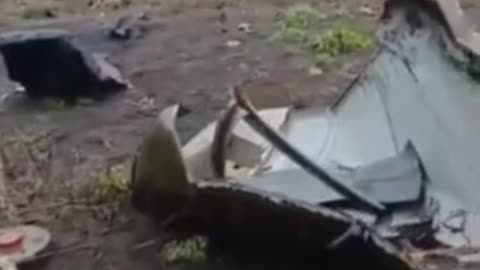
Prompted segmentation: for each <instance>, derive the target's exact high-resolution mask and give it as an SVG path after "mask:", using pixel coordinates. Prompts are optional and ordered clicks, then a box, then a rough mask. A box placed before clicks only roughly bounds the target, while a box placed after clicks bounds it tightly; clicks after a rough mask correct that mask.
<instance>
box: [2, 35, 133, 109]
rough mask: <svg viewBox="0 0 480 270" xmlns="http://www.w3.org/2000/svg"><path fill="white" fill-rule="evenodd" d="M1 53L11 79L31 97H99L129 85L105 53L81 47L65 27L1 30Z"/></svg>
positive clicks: (71, 98) (74, 100)
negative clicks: (106, 58) (97, 53)
mask: <svg viewBox="0 0 480 270" xmlns="http://www.w3.org/2000/svg"><path fill="white" fill-rule="evenodd" d="M0 53H1V54H2V55H3V57H4V60H5V64H6V68H7V71H8V75H9V77H10V79H11V80H12V81H16V82H18V83H20V84H22V86H24V87H25V90H26V93H27V94H28V96H29V97H31V98H33V99H39V98H44V97H58V98H61V99H64V100H65V101H66V102H67V103H69V104H74V103H75V102H76V100H77V99H78V98H94V99H102V98H104V97H106V96H107V95H109V94H111V93H114V92H118V91H121V90H125V89H127V88H128V87H129V84H128V82H126V81H125V80H124V79H123V78H122V77H121V75H120V72H119V71H118V70H117V69H116V68H115V67H113V66H112V65H110V64H109V63H107V61H106V60H105V58H104V57H101V56H100V55H96V54H92V53H90V52H89V51H87V50H86V49H84V48H83V47H82V46H81V45H80V44H79V43H78V42H76V40H75V39H74V38H73V37H72V36H71V34H70V33H69V32H67V31H64V30H59V29H38V30H30V31H14V32H7V33H2V34H0Z"/></svg>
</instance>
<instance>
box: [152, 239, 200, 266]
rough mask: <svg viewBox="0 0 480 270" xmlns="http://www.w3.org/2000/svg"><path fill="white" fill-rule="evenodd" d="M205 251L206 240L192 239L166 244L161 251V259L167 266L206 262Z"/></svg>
mask: <svg viewBox="0 0 480 270" xmlns="http://www.w3.org/2000/svg"><path fill="white" fill-rule="evenodd" d="M206 250H207V241H206V239H205V238H203V237H193V238H190V239H187V240H183V241H172V242H169V243H167V244H166V245H165V246H164V247H163V249H162V258H163V260H164V261H165V263H166V264H167V265H174V264H176V265H178V264H192V263H198V262H202V261H205V260H206V258H207V251H206Z"/></svg>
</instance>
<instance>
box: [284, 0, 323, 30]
mask: <svg viewBox="0 0 480 270" xmlns="http://www.w3.org/2000/svg"><path fill="white" fill-rule="evenodd" d="M321 18H322V14H321V13H320V12H319V11H318V10H316V9H315V7H313V6H311V5H310V4H307V3H300V4H296V5H293V6H292V7H290V8H288V9H287V10H286V11H285V13H284V15H283V20H282V24H283V26H284V27H287V28H296V29H308V28H310V27H312V26H313V25H315V24H316V23H317V22H318V21H320V19H321Z"/></svg>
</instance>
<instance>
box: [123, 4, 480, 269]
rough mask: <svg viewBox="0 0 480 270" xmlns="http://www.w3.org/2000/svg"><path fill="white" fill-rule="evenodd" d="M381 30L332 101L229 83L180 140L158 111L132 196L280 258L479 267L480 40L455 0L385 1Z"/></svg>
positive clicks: (146, 207) (186, 226)
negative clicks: (260, 92) (221, 107)
mask: <svg viewBox="0 0 480 270" xmlns="http://www.w3.org/2000/svg"><path fill="white" fill-rule="evenodd" d="M377 34H378V36H377V39H378V51H377V53H376V54H375V55H374V57H373V58H372V60H371V61H370V62H369V64H368V65H367V66H366V68H365V70H364V71H363V72H362V74H360V75H359V76H358V78H356V80H355V81H354V82H353V83H352V85H351V86H350V87H349V88H348V89H346V91H345V92H344V94H343V95H342V96H341V97H340V99H339V100H338V101H337V102H336V103H335V104H333V105H332V106H330V107H329V108H327V109H325V108H324V107H318V108H317V107H308V108H303V109H295V108H293V107H282V106H278V107H277V106H269V107H258V108H254V105H252V104H258V103H261V102H257V101H256V100H249V95H248V93H242V91H240V90H239V89H233V91H232V94H233V95H232V96H233V99H232V103H231V105H230V106H229V108H228V109H227V110H226V111H225V113H224V115H223V116H222V117H221V119H220V120H219V121H217V122H215V123H212V124H210V125H209V126H207V127H206V128H205V129H204V130H202V131H201V132H200V133H199V134H197V136H196V137H194V138H193V139H192V140H190V141H189V142H188V143H187V144H186V145H185V146H183V147H180V144H179V141H178V139H177V134H176V131H175V118H176V113H177V107H170V108H168V109H166V110H165V111H164V112H163V113H162V114H161V116H160V118H159V121H158V125H157V127H156V128H155V129H154V131H153V132H152V134H151V135H150V136H149V137H148V138H147V140H146V141H145V144H144V145H143V148H142V149H141V151H140V153H139V155H138V156H137V157H136V160H135V163H134V168H133V175H132V188H133V195H132V202H133V204H134V205H135V206H136V207H137V208H138V209H139V210H140V211H141V212H143V213H145V214H146V215H148V216H150V217H152V218H153V219H154V220H155V221H163V224H164V225H168V226H167V227H169V228H173V229H174V230H177V231H194V232H195V233H204V234H206V235H208V236H210V237H211V238H212V239H229V240H230V241H231V242H233V243H235V244H236V245H243V244H245V245H247V246H249V247H250V248H251V249H255V248H256V249H259V250H260V249H263V250H269V251H271V252H272V253H277V254H278V253H281V252H285V251H286V250H288V252H290V253H291V252H293V253H296V254H302V255H304V254H307V255H311V256H312V257H314V258H317V259H318V258H322V260H326V258H328V259H330V260H331V261H332V262H333V263H339V262H349V264H350V265H357V266H360V265H361V266H364V267H369V269H372V268H373V269H447V268H448V269H465V268H471V267H473V268H475V267H479V266H480V252H479V249H478V247H480V233H477V232H476V230H475V228H478V227H479V226H480V215H479V214H478V213H479V212H478V210H480V196H478V195H477V194H478V190H480V181H479V180H478V177H479V176H480V166H478V164H480V144H479V143H476V142H477V140H476V138H479V137H480V126H479V125H477V124H478V121H476V117H477V116H478V115H480V87H479V86H480V84H479V82H478V78H480V77H479V75H480V65H479V64H480V59H479V56H480V35H478V34H477V33H476V32H475V29H474V27H473V26H471V25H470V24H468V22H467V20H466V19H465V17H464V14H463V12H462V10H461V9H460V7H459V4H458V3H457V1H453V0H416V1H415V0H408V1H405V0H387V1H386V3H385V9H384V14H383V16H382V17H381V23H380V26H379V29H378V33H377ZM276 94H280V93H276ZM263 243H265V244H263ZM288 252H287V253H288ZM446 262H448V263H446Z"/></svg>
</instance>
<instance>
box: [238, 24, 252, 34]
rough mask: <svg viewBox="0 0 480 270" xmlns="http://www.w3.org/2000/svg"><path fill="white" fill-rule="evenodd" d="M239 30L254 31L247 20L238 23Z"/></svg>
mask: <svg viewBox="0 0 480 270" xmlns="http://www.w3.org/2000/svg"><path fill="white" fill-rule="evenodd" d="M238 30H239V31H241V32H245V33H250V32H252V25H251V24H249V23H246V22H242V23H240V24H239V25H238Z"/></svg>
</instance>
